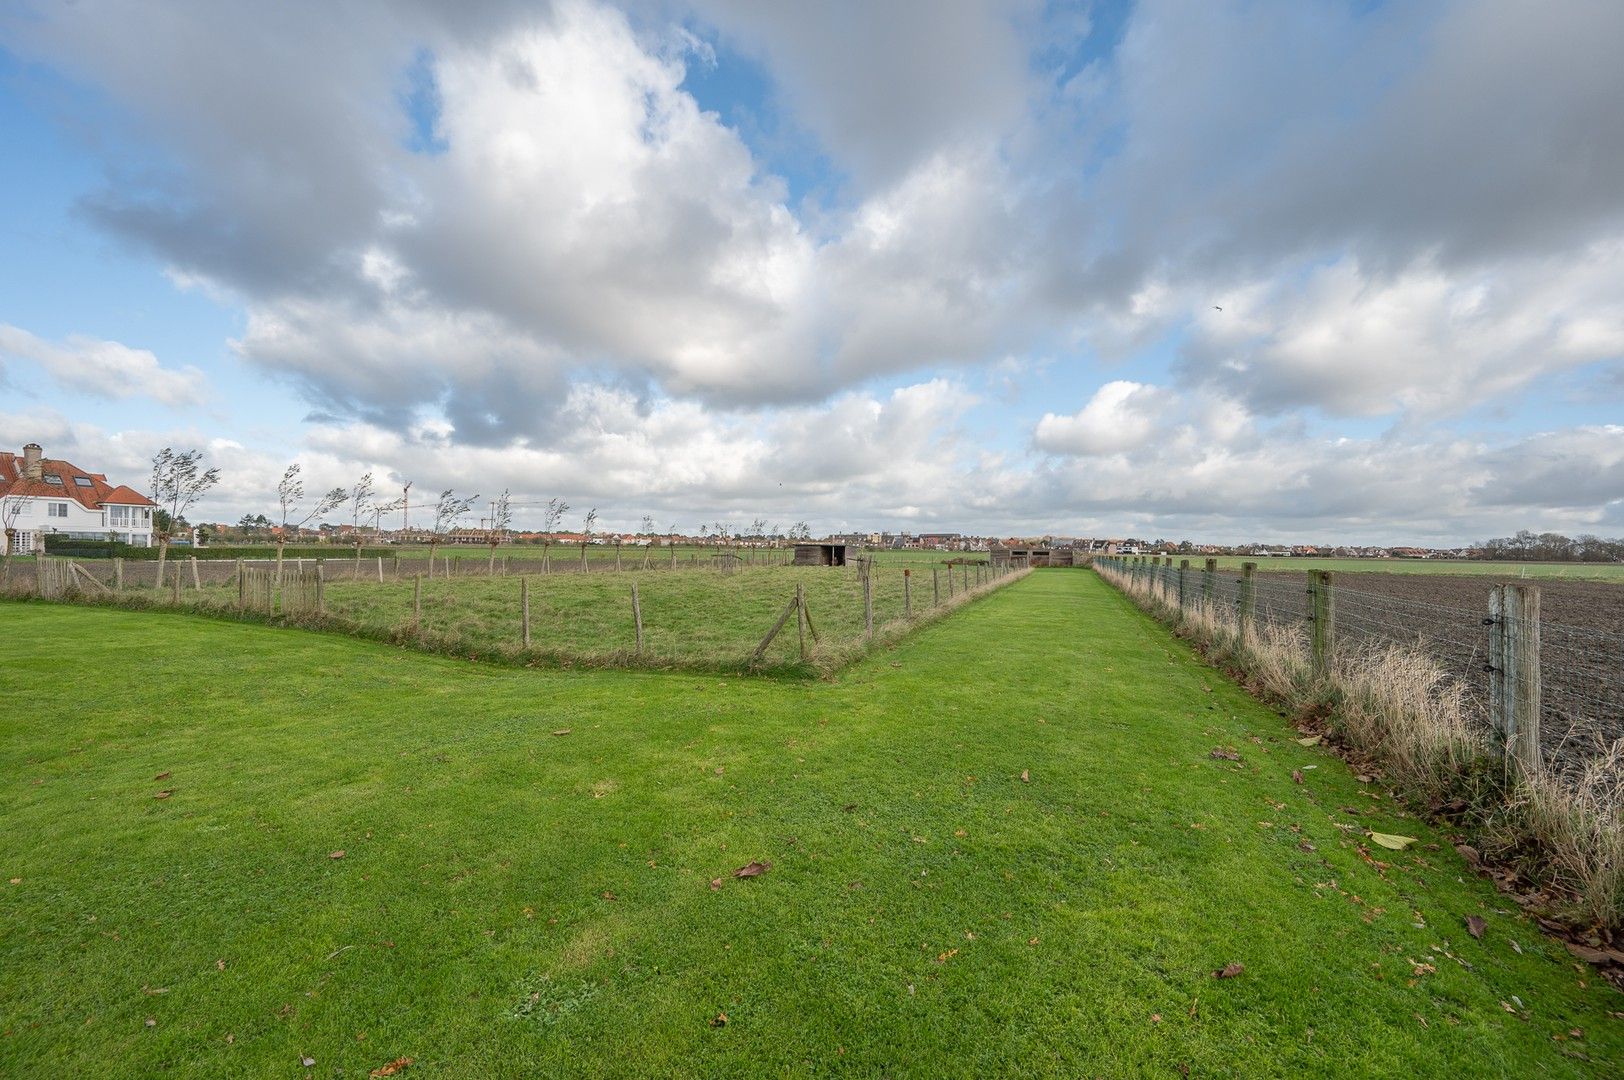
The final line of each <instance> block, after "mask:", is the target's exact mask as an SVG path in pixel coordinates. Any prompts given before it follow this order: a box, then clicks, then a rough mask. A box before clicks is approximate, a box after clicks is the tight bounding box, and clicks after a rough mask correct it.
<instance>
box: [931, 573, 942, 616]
mask: <svg viewBox="0 0 1624 1080" xmlns="http://www.w3.org/2000/svg"><path fill="white" fill-rule="evenodd" d="M930 602H931V604H932V606H934V605H937V604H940V603H941V602H942V581H941V576H940V575H939V574H938V573H937V571H936V567H934V566H933V567H931V568H930Z"/></svg>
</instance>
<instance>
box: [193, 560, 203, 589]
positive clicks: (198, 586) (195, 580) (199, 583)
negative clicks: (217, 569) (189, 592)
mask: <svg viewBox="0 0 1624 1080" xmlns="http://www.w3.org/2000/svg"><path fill="white" fill-rule="evenodd" d="M191 560H192V588H193V589H201V588H203V582H202V581H200V580H198V576H197V556H196V555H193V556H192V557H191Z"/></svg>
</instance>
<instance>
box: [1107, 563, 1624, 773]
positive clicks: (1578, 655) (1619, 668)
mask: <svg viewBox="0 0 1624 1080" xmlns="http://www.w3.org/2000/svg"><path fill="white" fill-rule="evenodd" d="M1096 562H1097V563H1098V564H1100V565H1101V566H1102V567H1106V568H1111V569H1114V570H1116V571H1118V572H1120V573H1123V574H1125V575H1127V578H1128V581H1129V583H1130V585H1133V586H1134V587H1137V588H1141V589H1144V590H1147V591H1148V592H1149V593H1150V595H1151V597H1152V598H1153V599H1157V600H1160V601H1163V602H1165V603H1167V604H1168V605H1170V606H1173V607H1180V606H1182V607H1184V608H1186V609H1194V608H1196V607H1198V606H1205V607H1207V608H1209V609H1210V610H1212V611H1213V612H1214V613H1215V614H1217V615H1218V616H1220V617H1227V618H1230V619H1234V618H1236V617H1237V616H1238V615H1239V613H1240V610H1241V607H1242V602H1243V596H1244V593H1245V589H1246V588H1247V586H1246V584H1245V580H1246V579H1245V577H1244V575H1243V574H1242V572H1241V571H1238V570H1235V569H1232V568H1221V569H1216V570H1213V571H1211V572H1210V573H1209V572H1208V571H1207V569H1206V568H1205V567H1204V566H1202V565H1200V564H1195V565H1191V566H1189V567H1188V568H1186V569H1183V570H1182V571H1181V568H1180V567H1178V566H1175V565H1169V564H1167V563H1165V562H1161V563H1157V564H1154V565H1152V564H1148V563H1145V562H1142V561H1140V562H1135V561H1134V560H1131V559H1125V558H1120V557H1113V558H1107V559H1098V560H1096ZM1428 584H1429V583H1428V582H1426V581H1425V579H1420V580H1419V581H1418V583H1417V584H1416V585H1415V586H1414V587H1415V588H1417V589H1421V588H1425V587H1427V585H1428ZM1482 584H1483V594H1482V595H1483V597H1484V601H1483V605H1482V606H1481V607H1478V608H1473V607H1467V606H1464V605H1462V604H1451V603H1440V602H1437V601H1434V600H1425V599H1420V598H1416V597H1409V596H1398V595H1393V594H1392V593H1390V592H1379V591H1376V590H1374V589H1368V588H1361V587H1359V585H1357V584H1350V583H1349V579H1348V577H1339V578H1338V579H1336V581H1335V583H1334V586H1333V588H1332V596H1333V616H1332V621H1333V626H1334V629H1333V638H1334V648H1335V650H1336V655H1337V657H1338V662H1339V663H1342V664H1358V663H1360V662H1362V660H1363V659H1365V658H1369V657H1370V656H1372V655H1373V654H1374V653H1377V652H1380V651H1383V650H1387V649H1391V648H1401V649H1406V650H1413V651H1416V652H1419V653H1421V654H1423V655H1424V656H1426V657H1428V658H1429V659H1431V660H1432V661H1433V662H1434V663H1436V664H1437V666H1438V668H1439V669H1440V670H1441V672H1442V673H1443V675H1444V678H1445V679H1446V681H1447V682H1449V683H1451V684H1453V685H1454V686H1455V687H1458V689H1459V690H1460V691H1461V694H1462V697H1463V700H1464V703H1465V707H1466V711H1467V717H1468V719H1469V721H1470V722H1471V723H1472V724H1474V725H1475V726H1477V727H1479V729H1480V730H1482V731H1483V732H1484V733H1485V734H1489V735H1492V734H1493V733H1492V731H1490V719H1489V692H1490V635H1491V633H1492V632H1493V631H1494V624H1493V620H1492V619H1491V617H1490V614H1489V606H1488V593H1489V589H1490V587H1491V586H1492V585H1493V584H1495V582H1494V581H1493V580H1492V579H1487V578H1485V580H1484V581H1483V583H1482ZM1519 584H1526V583H1525V582H1523V583H1519ZM1250 588H1251V593H1252V597H1253V610H1254V618H1255V620H1256V625H1257V626H1258V627H1259V628H1262V627H1265V626H1267V627H1272V628H1275V629H1277V630H1283V631H1288V632H1292V633H1298V632H1303V633H1306V631H1307V628H1308V627H1310V626H1311V625H1312V620H1313V597H1312V588H1311V587H1310V584H1309V575H1306V574H1290V573H1283V572H1260V573H1254V574H1253V575H1252V577H1251V585H1250ZM1595 588H1597V589H1605V588H1607V586H1604V585H1598V586H1595ZM1181 590H1182V603H1181ZM1457 591H1460V590H1457ZM1539 629H1540V645H1539V668H1540V681H1541V695H1540V750H1541V754H1542V755H1543V757H1544V759H1545V760H1546V762H1547V763H1548V764H1549V765H1551V766H1552V767H1553V768H1554V769H1555V770H1556V771H1557V772H1558V773H1571V772H1575V771H1577V770H1580V769H1582V768H1584V766H1585V765H1586V764H1587V763H1589V762H1592V761H1599V760H1603V759H1604V758H1605V757H1606V750H1607V748H1608V747H1609V746H1610V745H1611V744H1612V743H1614V742H1615V741H1617V740H1619V739H1624V632H1615V631H1612V630H1606V629H1601V628H1596V627H1585V626H1577V625H1572V624H1568V623H1564V622H1562V621H1559V620H1554V619H1551V618H1549V617H1542V618H1541V620H1540V624H1539Z"/></svg>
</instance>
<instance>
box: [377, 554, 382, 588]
mask: <svg viewBox="0 0 1624 1080" xmlns="http://www.w3.org/2000/svg"><path fill="white" fill-rule="evenodd" d="M378 584H379V585H382V584H383V556H382V555H379V556H378Z"/></svg>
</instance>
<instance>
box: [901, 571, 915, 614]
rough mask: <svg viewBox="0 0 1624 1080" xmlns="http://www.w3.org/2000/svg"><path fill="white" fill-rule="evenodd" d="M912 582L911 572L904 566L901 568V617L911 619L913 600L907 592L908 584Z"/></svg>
mask: <svg viewBox="0 0 1624 1080" xmlns="http://www.w3.org/2000/svg"><path fill="white" fill-rule="evenodd" d="M912 580H913V571H912V570H910V569H908V568H907V567H906V566H904V567H903V568H902V617H903V618H904V619H911V618H913V599H912V594H911V593H910V591H909V583H910V582H911V581H912Z"/></svg>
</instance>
